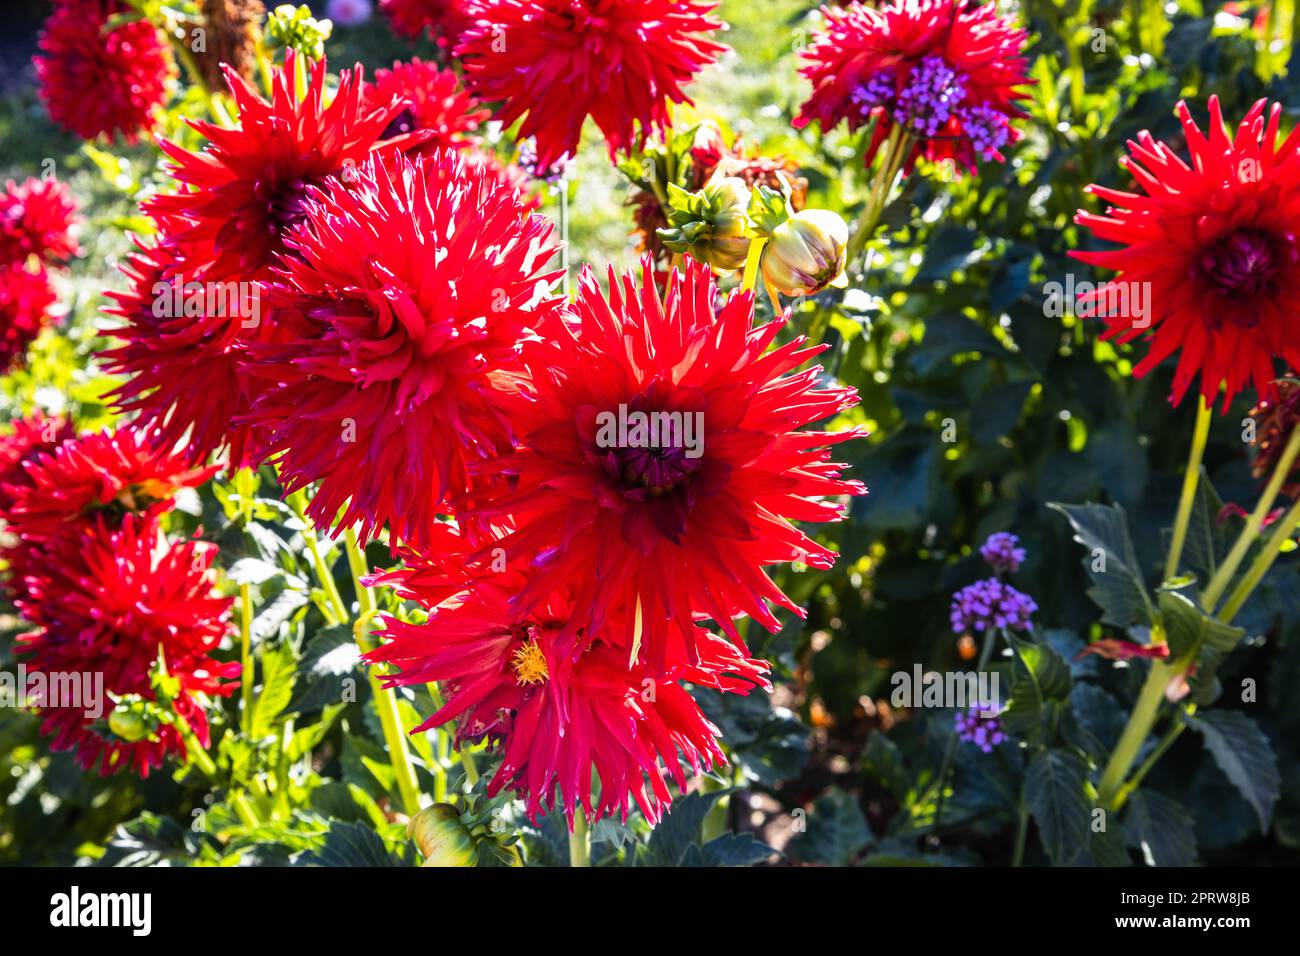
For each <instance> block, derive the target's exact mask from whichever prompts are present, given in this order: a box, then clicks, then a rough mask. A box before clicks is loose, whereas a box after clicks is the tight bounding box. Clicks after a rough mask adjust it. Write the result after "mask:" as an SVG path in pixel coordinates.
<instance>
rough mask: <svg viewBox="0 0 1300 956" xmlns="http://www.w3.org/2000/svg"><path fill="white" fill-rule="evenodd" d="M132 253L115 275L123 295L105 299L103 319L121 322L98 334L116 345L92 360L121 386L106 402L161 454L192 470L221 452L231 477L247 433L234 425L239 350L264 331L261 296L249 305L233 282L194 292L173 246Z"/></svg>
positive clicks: (242, 388) (241, 390)
mask: <svg viewBox="0 0 1300 956" xmlns="http://www.w3.org/2000/svg"><path fill="white" fill-rule="evenodd" d="M139 248H140V251H139V253H137V254H136V255H134V256H132V257H131V258H129V259H128V260H127V261H126V263H125V264H124V265H123V266H122V271H123V272H124V273H125V274H126V276H127V277H128V278H129V279H130V287H129V288H128V289H127V290H126V291H125V292H109V293H107V295H108V297H109V298H111V299H113V300H114V302H115V303H116V305H114V306H113V307H112V308H107V309H105V310H104V311H105V312H106V313H108V314H110V315H117V316H120V317H122V318H123V319H124V320H125V321H126V324H125V325H123V326H121V327H120V328H115V329H110V330H108V331H106V332H105V333H104V334H105V335H107V336H111V337H113V338H116V339H118V340H120V341H121V342H122V343H123V344H122V345H120V346H118V347H116V348H113V349H109V350H107V351H105V352H102V353H100V357H101V358H102V359H103V360H104V363H105V367H106V368H107V369H108V370H109V371H110V372H113V373H114V374H118V375H124V376H126V381H125V382H123V384H121V385H120V386H118V387H117V389H116V390H115V391H113V392H112V393H111V396H112V398H113V399H114V400H115V401H117V402H118V403H119V405H120V407H121V409H122V411H124V412H135V413H139V416H140V418H139V420H138V421H137V427H138V428H139V429H140V430H142V431H146V432H148V433H149V434H151V435H153V436H154V438H155V440H156V441H157V445H158V447H159V448H163V449H171V448H176V447H178V446H183V447H184V448H185V454H186V457H187V459H188V461H189V462H190V463H192V464H199V463H202V462H205V461H207V459H208V457H209V456H210V455H211V454H213V453H217V452H221V451H223V450H227V449H228V450H229V452H230V463H231V465H232V467H239V466H241V465H245V464H248V463H249V458H248V444H249V435H248V428H247V427H246V426H242V425H237V424H235V422H236V419H237V418H238V417H239V416H241V415H244V414H246V413H247V412H248V407H249V397H248V381H247V378H246V376H243V375H241V374H240V370H239V358H240V354H241V351H242V348H243V345H244V342H245V341H246V340H247V339H248V338H250V337H255V336H259V335H265V334H266V331H267V328H268V327H269V324H268V326H263V324H262V322H261V318H262V316H261V289H260V287H254V288H253V290H251V291H252V294H253V295H256V298H255V299H254V298H252V296H248V297H244V296H241V289H240V287H239V285H238V284H237V283H235V282H229V283H205V284H200V285H194V284H193V283H194V282H195V281H196V276H195V274H194V273H193V272H191V271H189V270H187V269H186V266H185V262H184V261H183V260H181V259H180V258H179V254H178V250H177V249H176V247H175V245H174V244H171V243H163V244H159V245H154V246H146V245H143V244H139ZM187 290H188V291H187ZM243 291H249V290H243ZM210 306H211V308H210Z"/></svg>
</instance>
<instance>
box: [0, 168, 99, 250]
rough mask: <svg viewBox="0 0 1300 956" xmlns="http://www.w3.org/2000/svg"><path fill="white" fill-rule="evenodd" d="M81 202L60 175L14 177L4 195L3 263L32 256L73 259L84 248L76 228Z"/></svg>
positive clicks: (0, 225) (0, 205) (0, 213)
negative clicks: (75, 200) (15, 179)
mask: <svg viewBox="0 0 1300 956" xmlns="http://www.w3.org/2000/svg"><path fill="white" fill-rule="evenodd" d="M77 221H78V220H77V205H76V203H74V202H73V201H72V194H71V193H70V192H69V191H68V187H67V186H66V185H65V184H63V183H61V182H59V181H58V180H57V179H50V180H40V179H36V178H31V179H28V180H27V181H26V182H24V183H22V184H21V185H19V184H18V183H15V182H14V181H13V180H12V179H11V180H9V182H7V183H6V184H5V191H4V194H3V195H0V263H6V264H7V263H23V262H25V261H26V260H27V258H28V257H29V256H36V258H38V259H40V260H41V262H43V263H46V264H49V263H51V262H56V261H60V260H63V259H70V258H72V257H73V256H75V255H76V254H77V253H78V252H80V251H81V250H80V249H79V248H78V247H77V240H76V238H75V236H74V229H75V226H76V224H77Z"/></svg>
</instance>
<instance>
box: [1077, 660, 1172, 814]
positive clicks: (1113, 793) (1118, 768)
mask: <svg viewBox="0 0 1300 956" xmlns="http://www.w3.org/2000/svg"><path fill="white" fill-rule="evenodd" d="M1177 673H1178V671H1177V668H1176V667H1175V666H1174V665H1171V664H1168V663H1166V662H1165V661H1152V662H1151V673H1149V674H1147V679H1146V683H1145V684H1143V685H1142V692H1141V693H1140V694H1139V695H1138V700H1137V703H1136V704H1135V705H1134V707H1133V713H1132V714H1130V715H1129V719H1128V724H1126V725H1125V727H1124V732H1123V733H1122V734H1121V735H1120V738H1119V743H1117V744H1116V745H1115V749H1114V751H1113V752H1112V753H1111V755H1110V761H1109V762H1108V763H1107V764H1106V769H1105V770H1104V771H1102V774H1101V782H1100V784H1099V785H1098V788H1097V802H1098V804H1099V805H1100V806H1101V807H1102V808H1103V809H1105V810H1111V811H1113V810H1118V809H1119V808H1120V807H1121V806H1123V799H1122V797H1121V788H1122V787H1123V786H1124V778H1125V777H1127V776H1128V772H1129V770H1130V769H1131V768H1132V766H1133V761H1135V760H1136V759H1137V755H1138V751H1139V750H1141V749H1142V744H1143V742H1144V741H1145V740H1146V739H1147V735H1148V734H1150V733H1151V728H1152V727H1154V726H1155V722H1156V718H1157V717H1158V716H1159V713H1160V702H1161V701H1162V700H1164V696H1165V688H1166V687H1167V686H1168V685H1169V681H1170V680H1172V679H1173V678H1174V676H1175V675H1176V674H1177Z"/></svg>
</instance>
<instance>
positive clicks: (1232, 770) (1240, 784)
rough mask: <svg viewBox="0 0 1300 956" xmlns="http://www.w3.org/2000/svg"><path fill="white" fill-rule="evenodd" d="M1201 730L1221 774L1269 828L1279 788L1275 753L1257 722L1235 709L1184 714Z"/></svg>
mask: <svg viewBox="0 0 1300 956" xmlns="http://www.w3.org/2000/svg"><path fill="white" fill-rule="evenodd" d="M1185 719H1186V720H1187V723H1188V724H1189V725H1190V726H1191V728H1192V729H1193V730H1196V731H1198V732H1199V733H1200V734H1201V738H1202V739H1203V740H1204V741H1205V747H1206V749H1207V750H1209V751H1210V754H1211V755H1212V756H1213V757H1214V762H1215V763H1217V764H1218V765H1219V769H1220V770H1222V771H1223V773H1224V776H1226V777H1227V778H1228V780H1229V781H1231V783H1232V785H1233V786H1234V787H1236V788H1237V790H1239V791H1240V792H1241V795H1242V796H1243V797H1245V798H1246V802H1247V803H1249V804H1250V806H1251V808H1252V809H1253V810H1254V811H1255V815H1256V817H1258V818H1259V828H1260V830H1261V831H1262V832H1264V833H1267V832H1268V826H1269V820H1270V819H1272V816H1273V805H1274V804H1275V803H1277V799H1278V795H1279V793H1280V790H1281V779H1280V778H1279V776H1278V772H1277V757H1276V755H1274V753H1273V747H1272V745H1271V744H1269V742H1268V737H1267V736H1265V734H1264V731H1262V730H1260V728H1259V725H1258V724H1257V723H1255V722H1254V721H1253V720H1251V719H1250V718H1249V717H1247V716H1246V715H1245V714H1243V713H1241V711H1237V710H1206V711H1202V712H1201V713H1200V714H1198V715H1196V716H1195V717H1187V718H1185Z"/></svg>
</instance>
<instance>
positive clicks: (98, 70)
mask: <svg viewBox="0 0 1300 956" xmlns="http://www.w3.org/2000/svg"><path fill="white" fill-rule="evenodd" d="M127 12H128V7H127V5H126V4H125V3H122V2H121V0H59V2H58V3H56V4H55V5H54V12H53V13H52V14H51V15H50V18H49V19H48V20H46V21H45V27H44V29H42V30H41V36H40V40H39V41H38V44H37V45H38V46H39V47H40V53H38V54H37V55H36V57H35V58H34V60H33V62H34V63H35V66H36V79H37V81H38V82H39V84H40V93H41V99H42V100H44V101H45V107H46V109H47V110H49V113H50V118H51V119H52V120H54V122H56V123H58V124H59V125H60V126H62V127H64V128H65V129H69V130H71V131H72V132H74V133H76V134H77V135H78V136H80V137H82V138H83V139H94V138H95V137H96V136H98V135H99V134H100V133H103V134H105V135H107V136H108V138H109V139H115V138H116V137H118V136H121V137H122V139H124V140H125V141H126V142H128V143H134V142H135V141H136V140H137V139H138V138H139V136H140V134H141V133H147V132H148V131H149V130H152V129H153V127H154V113H155V111H156V110H157V109H158V108H159V107H161V106H162V105H163V104H165V103H166V102H167V99H168V97H169V96H170V95H171V90H172V87H173V85H174V84H175V79H176V67H175V65H174V64H173V63H172V58H171V52H170V51H169V50H168V49H167V44H166V42H164V40H163V38H162V37H161V36H160V35H159V33H158V31H157V29H155V27H154V26H153V24H151V23H150V22H149V21H148V20H135V21H133V22H130V23H125V24H123V25H122V26H119V27H118V28H117V29H115V30H111V31H108V32H105V29H104V28H105V26H106V24H107V23H108V20H109V18H110V17H112V16H115V15H117V14H121V13H127Z"/></svg>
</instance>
